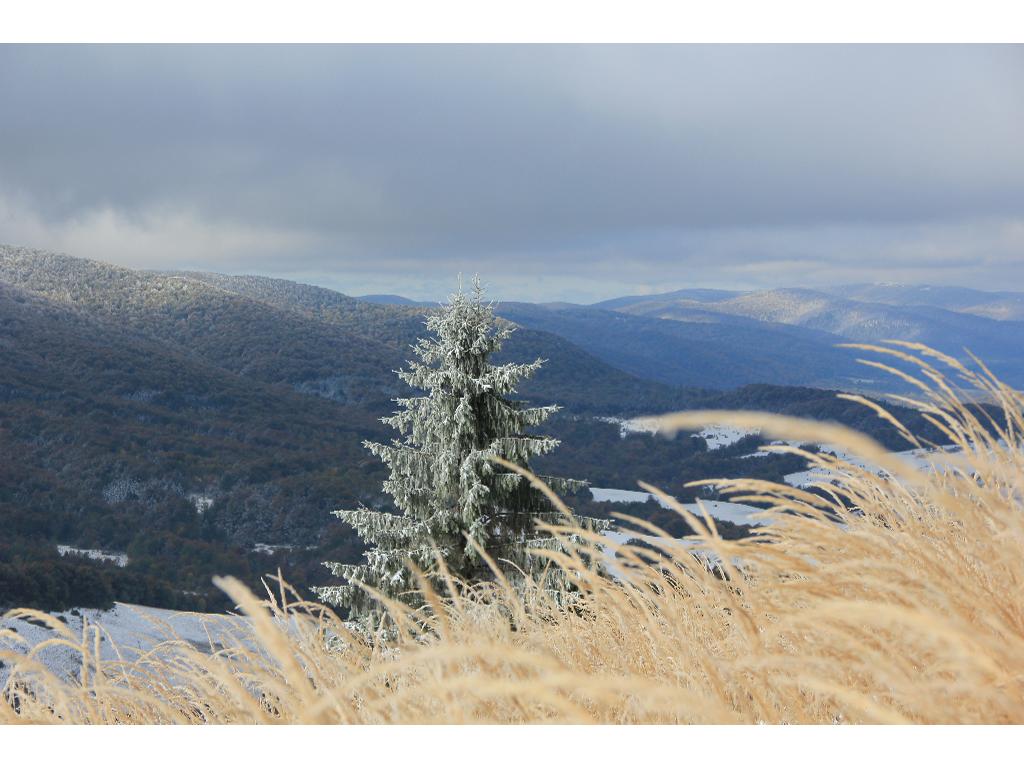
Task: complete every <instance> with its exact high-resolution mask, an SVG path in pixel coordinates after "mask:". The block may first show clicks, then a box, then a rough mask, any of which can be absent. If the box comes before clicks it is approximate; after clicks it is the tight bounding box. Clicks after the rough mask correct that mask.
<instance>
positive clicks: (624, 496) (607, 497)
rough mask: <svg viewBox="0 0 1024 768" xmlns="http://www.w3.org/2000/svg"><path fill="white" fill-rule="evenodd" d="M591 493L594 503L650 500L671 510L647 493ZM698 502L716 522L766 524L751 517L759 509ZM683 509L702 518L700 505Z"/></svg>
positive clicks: (593, 490)
mask: <svg viewBox="0 0 1024 768" xmlns="http://www.w3.org/2000/svg"><path fill="white" fill-rule="evenodd" d="M590 493H591V495H592V496H593V497H594V501H612V502H624V503H629V502H640V503H641V504H643V503H646V502H647V501H649V500H650V499H654V500H655V501H657V502H658V504H660V505H661V506H662V507H664V508H665V509H669V506H668V504H666V503H665V502H664V501H662V500H661V499H659V498H658V497H656V496H654V495H653V494H650V493H647V492H646V491H626V490H622V489H621V488H591V489H590ZM697 501H698V502H699V504H700V505H703V507H704V509H705V510H707V513H708V514H709V515H711V516H712V517H713V518H715V519H716V520H726V521H728V522H730V523H735V524H736V525H763V524H764V521H763V520H755V519H753V518H752V517H751V515H754V514H756V513H758V512H763V511H764V510H761V509H758V508H757V507H751V506H749V505H747V504H736V503H735V502H731V501H712V500H711V499H698V500H697ZM683 507H684V508H685V509H686V510H687V511H689V512H692V513H693V514H695V515H697V516H698V517H700V516H701V511H700V506H699V505H698V503H691V504H683Z"/></svg>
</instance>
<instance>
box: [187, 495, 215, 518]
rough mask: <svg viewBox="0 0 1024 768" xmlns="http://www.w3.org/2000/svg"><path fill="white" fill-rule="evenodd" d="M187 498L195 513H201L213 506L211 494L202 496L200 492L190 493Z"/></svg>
mask: <svg viewBox="0 0 1024 768" xmlns="http://www.w3.org/2000/svg"><path fill="white" fill-rule="evenodd" d="M188 500H189V501H191V502H192V505H193V506H194V507H195V508H196V514H198V515H201V514H203V513H204V512H206V511H207V510H208V509H209V508H210V507H212V506H213V497H212V496H203V495H202V494H201V493H190V494H189V495H188Z"/></svg>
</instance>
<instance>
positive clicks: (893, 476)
mask: <svg viewBox="0 0 1024 768" xmlns="http://www.w3.org/2000/svg"><path fill="white" fill-rule="evenodd" d="M866 349H869V350H870V351H873V352H874V353H877V354H881V355H888V356H890V358H895V362H900V361H902V362H903V363H910V364H912V365H913V366H914V367H915V368H916V369H917V371H919V372H918V373H915V376H914V377H913V382H914V383H915V384H916V385H917V386H918V387H919V390H920V395H919V396H918V397H916V398H914V399H913V403H914V404H915V405H916V406H917V407H919V408H921V409H922V410H924V411H925V412H926V413H927V414H928V416H929V418H930V419H931V420H932V421H933V422H934V423H935V424H936V425H937V426H938V427H939V428H941V429H942V431H943V432H944V434H945V435H946V436H947V438H948V441H949V443H950V444H952V445H954V446H956V449H957V450H956V451H955V452H954V451H950V450H945V451H939V452H938V453H936V454H935V457H936V464H937V466H936V468H935V469H934V471H930V472H922V471H919V470H917V469H914V468H912V467H910V466H908V465H906V464H904V463H903V462H902V461H901V460H900V459H899V458H897V457H893V456H891V455H889V454H887V453H886V451H885V450H883V449H882V448H881V447H880V446H878V445H876V444H875V443H874V442H873V441H871V440H870V439H868V438H866V437H864V436H863V435H859V434H856V433H853V432H851V431H849V430H847V429H844V428H842V427H838V426H835V425H825V424H817V423H811V422H805V421H800V420H795V419H789V418H782V417H776V416H766V415H757V414H738V413H718V412H714V413H696V414H693V413H691V414H675V415H671V416H666V417H664V418H663V419H662V422H663V424H664V426H665V427H666V428H682V427H692V426H701V425H703V424H705V423H730V424H735V425H741V426H756V427H760V428H761V429H762V430H763V431H764V432H766V433H771V434H773V435H776V436H779V437H784V438H791V439H794V440H800V441H815V442H818V441H820V442H829V443H833V444H837V445H839V446H841V447H843V448H845V449H847V450H849V451H850V452H851V453H855V454H857V455H859V456H861V457H863V458H864V459H867V460H869V461H871V462H873V463H874V464H877V465H878V466H879V467H881V468H883V469H884V470H885V472H884V473H882V475H881V476H880V475H879V474H877V473H876V472H872V471H869V470H865V469H861V468H858V467H857V466H854V465H852V464H849V463H846V462H843V461H839V460H836V459H834V458H833V457H831V456H825V455H820V456H810V455H809V456H807V458H808V459H809V460H810V461H811V462H812V463H814V464H817V465H819V466H822V467H827V468H829V469H831V470H832V471H833V475H832V477H831V478H830V479H829V480H828V481H827V482H822V483H821V486H820V488H821V490H822V491H823V494H822V495H817V494H813V493H810V492H808V491H806V490H799V489H795V488H791V487H788V486H785V485H779V484H774V483H766V482H759V481H750V480H721V481H718V483H719V485H721V486H723V487H725V488H727V489H728V490H729V491H730V492H732V494H733V495H734V498H736V499H737V500H744V499H747V500H758V501H761V502H767V503H768V504H769V505H770V507H771V509H770V511H769V512H767V513H766V514H768V515H770V516H772V517H773V518H774V519H775V523H774V524H773V525H770V526H766V527H765V528H764V529H763V530H761V531H759V533H758V534H757V535H756V536H754V537H752V538H749V539H746V540H743V541H724V540H722V539H720V538H719V537H718V536H717V534H716V531H715V529H714V525H713V522H712V521H711V520H710V519H707V518H705V519H704V520H697V519H694V518H693V516H690V515H688V513H687V512H686V511H685V510H684V509H682V508H679V513H680V514H682V515H688V517H689V519H690V520H691V525H692V526H693V527H694V529H695V530H699V531H701V534H702V535H701V536H700V539H701V543H700V546H701V548H702V549H704V550H707V551H712V552H714V553H715V554H716V555H717V558H718V562H719V563H720V566H719V567H718V568H717V569H713V570H712V571H709V570H708V569H707V568H706V567H705V566H704V565H702V563H701V561H700V560H698V559H697V558H695V557H694V556H693V555H692V554H690V553H689V552H688V551H687V550H685V549H683V548H682V547H681V546H679V545H677V544H675V543H668V542H666V543H665V545H664V550H663V551H661V552H660V553H651V552H650V551H647V550H637V549H634V548H632V547H628V546H622V547H619V548H618V556H619V557H620V558H622V559H623V560H624V563H623V565H622V566H621V567H622V569H623V570H625V571H626V572H627V574H628V577H627V578H625V579H624V580H622V581H617V580H614V579H611V578H608V577H606V576H602V575H600V574H599V573H596V572H595V571H594V570H592V569H590V568H588V567H587V566H585V565H584V562H585V559H584V556H585V555H587V554H594V553H593V552H581V553H579V555H577V556H562V557H556V562H555V567H562V568H564V569H566V570H567V571H568V572H569V573H570V574H571V576H572V579H573V580H574V582H575V583H576V584H577V585H578V587H579V591H578V593H576V594H575V595H574V597H573V599H568V600H563V601H560V602H554V601H552V600H550V599H549V598H548V597H547V596H546V595H544V594H543V593H539V592H537V591H531V592H528V594H527V595H526V596H525V597H520V596H517V595H516V594H515V593H514V592H513V591H512V590H511V589H509V588H508V587H507V585H506V584H505V583H504V582H503V580H502V579H501V578H500V577H499V578H496V579H495V581H494V583H492V584H485V585H478V586H476V587H474V588H472V589H456V585H454V584H449V587H450V589H449V592H450V594H448V595H445V596H439V595H436V594H434V593H433V592H429V591H428V593H427V597H428V602H429V604H430V609H429V610H425V611H420V612H419V613H417V614H415V615H411V614H408V613H407V612H405V611H403V610H402V609H401V608H400V607H398V606H394V607H393V612H392V615H393V617H394V620H395V621H396V623H397V625H398V628H399V630H400V637H399V639H398V640H395V641H394V642H392V643H390V644H388V645H387V646H384V645H379V644H378V645H374V644H370V643H367V642H365V641H363V640H362V639H361V638H359V637H356V636H354V635H352V634H351V633H350V632H349V631H348V630H347V629H346V627H345V625H344V624H343V623H342V622H340V621H338V619H337V618H336V617H335V616H334V615H333V614H331V613H330V612H329V611H327V610H325V609H323V608H322V607H320V606H316V605H312V604H307V603H303V602H298V601H293V602H289V592H288V591H287V590H286V589H284V588H283V587H282V588H280V589H279V591H278V592H277V593H276V594H275V595H272V596H270V597H269V598H268V599H258V598H257V597H255V596H254V595H252V594H251V593H249V592H248V591H247V590H246V589H245V588H244V587H242V586H241V585H240V584H238V583H237V582H235V581H233V580H230V579H225V580H223V581H222V583H221V586H222V587H223V588H224V589H225V590H226V591H227V592H228V594H229V595H230V596H231V597H232V598H233V599H234V600H236V601H237V603H238V605H239V607H240V610H241V612H243V613H244V614H245V615H246V616H247V617H249V621H248V622H246V623H244V624H240V625H239V627H240V628H239V632H243V631H245V632H248V628H249V627H251V631H252V634H253V636H254V638H255V639H252V638H249V639H247V638H245V637H241V636H239V637H238V639H237V642H234V643H230V645H233V646H234V647H232V648H229V649H221V650H215V651H212V652H203V651H200V650H198V649H196V648H193V647H191V646H189V645H188V644H187V643H184V642H180V641H169V642H168V643H167V644H166V645H164V646H163V647H161V648H158V649H155V650H154V651H153V652H151V653H150V654H149V655H148V656H146V657H144V658H142V659H138V660H134V661H131V662H130V663H129V662H126V663H124V664H115V663H111V662H100V661H98V647H99V645H98V641H96V640H95V637H94V636H93V635H94V633H91V632H89V631H86V632H84V633H83V635H85V637H72V636H71V635H70V633H66V635H65V636H63V637H60V638H59V640H58V641H59V642H65V643H68V644H71V645H73V646H75V647H77V648H78V650H79V652H80V653H81V655H82V659H83V662H82V668H81V678H80V680H78V681H75V682H73V683H65V682H61V681H59V680H56V679H54V678H52V677H51V676H48V675H47V673H46V671H45V669H44V668H41V667H40V666H39V665H37V664H34V662H33V661H32V659H31V658H29V657H28V656H20V657H15V656H13V655H11V654H7V655H6V656H5V657H4V660H5V661H6V662H7V663H8V664H9V665H12V666H14V673H13V675H12V678H11V682H10V684H9V686H8V690H7V691H6V694H7V695H6V696H5V697H3V699H2V700H0V722H3V721H9V722H75V723H114V722H117V723H122V722H127V723H182V722H184V723H200V722H208V723H480V722H486V723H528V722H571V723H592V722H597V723H756V722H767V723H833V722H882V723H905V722H910V723H961V722H972V723H978V722H981V723H1020V722H1024V610H1022V609H1024V590H1022V587H1024V536H1022V534H1024V531H1022V522H1024V515H1022V511H1024V500H1022V496H1021V495H1022V493H1024V482H1022V481H1024V449H1022V446H1021V434H1022V431H1024V417H1022V410H1024V399H1022V397H1021V396H1020V395H1019V394H1017V393H1016V392H1013V391H1011V390H1010V389H1008V388H1007V387H1005V386H1003V385H1002V384H1000V383H999V382H998V381H996V380H995V379H994V378H992V377H991V376H990V375H989V374H988V373H987V372H986V371H984V369H982V373H981V374H979V375H976V374H974V373H972V372H970V371H968V370H966V369H964V368H962V367H961V366H960V365H959V364H958V363H956V362H955V361H953V360H951V359H949V358H945V357H943V356H941V355H938V354H937V353H934V352H932V351H931V350H928V349H925V348H923V347H918V346H915V345H908V344H901V345H897V344H892V345H888V346H885V347H881V346H879V347H866ZM940 367H943V368H952V369H953V379H959V380H960V381H961V382H962V385H963V386H964V387H967V388H970V389H971V390H972V391H981V392H984V393H985V394H986V396H987V397H988V398H989V399H990V401H993V402H996V403H999V404H1000V405H1001V406H1002V408H1003V415H1002V416H1001V418H1000V419H998V420H996V421H995V422H992V423H989V422H988V421H987V420H986V421H985V422H984V423H982V422H981V421H979V420H977V418H976V417H975V416H974V415H972V414H971V413H970V412H969V411H968V410H966V409H965V408H964V407H963V406H962V405H961V402H962V397H961V396H960V394H959V392H958V390H957V389H956V388H955V387H954V386H953V385H952V384H951V383H950V382H949V381H947V379H946V378H944V377H943V375H942V374H941V373H940ZM898 375H903V376H905V375H906V374H898ZM883 417H885V416H883ZM889 418H891V417H889ZM771 450H784V451H790V452H794V451H796V450H797V449H794V448H789V447H785V446H774V447H772V448H771ZM694 480H695V482H698V483H700V484H704V483H706V482H707V480H706V479H704V478H695V479H694ZM636 525H638V526H639V525H640V524H639V523H636ZM555 532H556V533H558V534H559V535H568V534H569V533H575V534H578V535H580V536H583V537H584V538H587V537H589V540H590V541H591V542H593V544H594V546H597V541H596V537H594V536H592V535H591V534H587V533H586V532H583V531H579V530H575V529H573V527H572V526H571V524H569V523H567V524H566V525H565V526H563V527H560V528H558V529H555ZM650 533H653V534H655V535H658V532H657V531H650ZM39 618H40V619H42V618H43V617H42V616H40V617H39ZM48 620H50V621H51V622H52V621H53V620H52V619H48ZM55 629H56V630H57V633H58V635H59V633H60V630H61V628H60V627H59V626H55ZM328 646H330V647H331V648H333V650H327V648H328ZM15 693H16V694H17V695H16V697H15V696H14V694H15ZM12 700H16V707H15V706H12V704H11V701H12Z"/></svg>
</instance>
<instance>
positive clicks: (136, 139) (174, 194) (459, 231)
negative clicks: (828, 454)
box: [0, 46, 1024, 300]
mask: <svg viewBox="0 0 1024 768" xmlns="http://www.w3.org/2000/svg"><path fill="white" fill-rule="evenodd" d="M0 104H2V105H3V113H4V116H3V119H2V120H0V241H4V242H15V243H18V244H22V245H31V246H38V247H48V248H57V249H61V250H65V251H68V252H70V253H73V254H75V255H82V256H89V257H93V258H101V259H106V260H109V261H114V262H117V263H122V264H127V265H131V266H146V267H166V268H175V267H198V268H206V269H216V270H224V271H234V272H240V271H253V272H261V273H274V274H281V275H287V276H293V277H298V278H301V279H307V280H314V281H316V282H320V283H324V284H328V285H332V286H333V287H337V288H339V289H341V290H344V291H346V292H350V293H360V292H364V291H383V290H386V291H388V292H405V293H410V294H413V295H417V296H418V297H434V296H437V295H441V294H443V293H444V292H446V289H447V287H448V286H450V285H451V284H452V282H453V279H454V274H455V272H457V271H459V270H462V271H473V270H479V271H480V272H481V273H482V274H483V275H484V276H485V277H487V278H488V279H489V281H490V282H491V283H492V284H493V285H494V287H495V289H496V291H497V292H498V293H501V294H502V295H503V296H504V297H513V298H535V299H559V298H561V299H570V300H572V299H575V300H587V299H593V298H600V297H604V296H609V295H613V294H616V293H620V292H625V291H630V292H632V291H645V290H661V289H669V288H674V287H679V286H683V285H721V286H727V287H761V286H774V285H797V284H801V285H816V284H828V283H836V282H844V281H848V280H850V279H856V280H900V281H923V282H931V283H940V282H941V283H953V284H965V285H973V286H976V287H981V288H985V287H992V288H995V287H998V288H1004V289H1005V288H1010V287H1016V288H1019V289H1022V290H1024V142H1021V141H1020V140H1019V135H1020V134H1021V133H1022V130H1024V48H1020V47H968V46H961V47H955V48H947V47H881V46H860V47H850V48H847V47H780V46H758V47H722V46H671V47H630V46H615V47H600V46H597V47H582V46H577V47H530V46H525V47H480V46H473V47H440V46H422V47H373V46H349V47H288V46H277V47H210V48H198V47H186V46H178V47H131V46H129V47H124V46H121V47H61V48H57V47H19V46H4V47H0Z"/></svg>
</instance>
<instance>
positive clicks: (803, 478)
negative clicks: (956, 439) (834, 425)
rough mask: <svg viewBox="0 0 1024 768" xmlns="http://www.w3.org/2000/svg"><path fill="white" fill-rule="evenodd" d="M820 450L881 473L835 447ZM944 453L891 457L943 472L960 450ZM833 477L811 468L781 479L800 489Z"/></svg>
mask: <svg viewBox="0 0 1024 768" xmlns="http://www.w3.org/2000/svg"><path fill="white" fill-rule="evenodd" d="M821 450H822V451H824V452H827V453H834V454H835V455H836V456H838V457H839V458H840V459H843V460H844V461H847V462H849V463H850V464H853V465H854V466H857V467H862V468H864V469H869V470H871V471H872V472H875V473H881V472H882V471H883V470H882V469H881V468H880V467H878V466H876V465H875V464H872V463H871V462H868V461H864V460H863V459H861V458H858V457H857V456H852V455H850V454H848V453H846V452H844V451H842V450H840V449H839V448H838V447H837V446H833V445H828V444H825V445H822V446H821ZM944 451H945V453H942V454H939V453H936V452H935V451H932V450H927V449H922V448H914V449H912V450H909V451H898V452H896V453H893V454H892V455H893V456H898V457H899V458H901V459H902V460H903V461H905V462H906V463H907V464H908V465H910V466H911V467H913V468H915V469H919V470H925V471H938V472H944V471H949V470H951V469H953V468H954V467H955V466H956V465H957V462H956V458H955V457H956V455H957V454H959V453H960V450H959V449H958V448H956V447H955V446H952V445H949V446H945V447H944ZM951 457H952V458H951ZM834 475H835V473H834V472H832V471H831V470H828V469H824V468H822V467H812V468H810V469H805V470H803V471H802V472H791V473H790V474H788V475H786V476H785V477H784V478H783V479H784V480H785V481H786V483H788V484H789V485H792V486H794V487H796V488H802V487H807V486H808V485H810V484H812V483H820V482H822V481H824V480H828V479H829V478H831V477H833V476H834Z"/></svg>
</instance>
